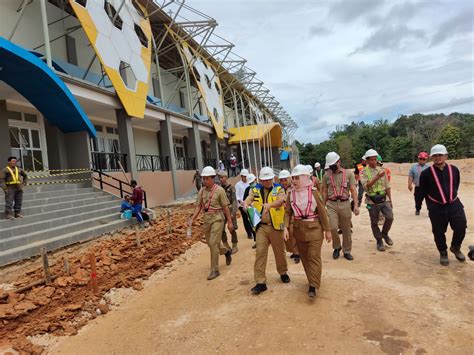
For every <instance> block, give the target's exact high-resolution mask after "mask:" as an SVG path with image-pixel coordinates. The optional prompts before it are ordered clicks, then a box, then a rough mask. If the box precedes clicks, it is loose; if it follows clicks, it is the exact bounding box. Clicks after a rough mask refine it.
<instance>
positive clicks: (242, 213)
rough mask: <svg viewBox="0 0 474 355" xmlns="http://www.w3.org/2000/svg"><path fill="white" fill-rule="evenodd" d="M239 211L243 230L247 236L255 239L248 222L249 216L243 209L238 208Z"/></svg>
mask: <svg viewBox="0 0 474 355" xmlns="http://www.w3.org/2000/svg"><path fill="white" fill-rule="evenodd" d="M239 211H240V215H241V216H242V220H243V221H244V228H245V231H246V232H247V236H248V237H250V236H253V237H255V232H254V231H253V228H252V225H251V224H250V221H249V215H248V214H247V212H246V211H245V210H244V209H243V207H239ZM254 239H255V238H254Z"/></svg>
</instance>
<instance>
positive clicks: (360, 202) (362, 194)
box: [357, 180, 364, 206]
mask: <svg viewBox="0 0 474 355" xmlns="http://www.w3.org/2000/svg"><path fill="white" fill-rule="evenodd" d="M358 185H359V190H358V194H357V200H358V202H359V206H360V205H361V204H362V197H364V187H363V186H362V182H361V181H360V180H359V184H358Z"/></svg>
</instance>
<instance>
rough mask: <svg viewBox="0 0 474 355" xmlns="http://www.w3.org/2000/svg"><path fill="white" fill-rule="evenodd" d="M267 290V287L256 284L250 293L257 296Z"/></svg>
mask: <svg viewBox="0 0 474 355" xmlns="http://www.w3.org/2000/svg"><path fill="white" fill-rule="evenodd" d="M266 290H267V285H266V284H256V285H255V287H253V288H252V289H251V290H250V292H252V293H253V294H254V295H259V294H261V293H262V292H264V291H266Z"/></svg>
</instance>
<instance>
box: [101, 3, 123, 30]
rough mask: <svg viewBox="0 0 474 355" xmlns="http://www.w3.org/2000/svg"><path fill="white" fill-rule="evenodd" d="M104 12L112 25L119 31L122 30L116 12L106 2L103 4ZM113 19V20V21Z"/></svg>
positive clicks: (120, 21) (121, 23)
mask: <svg viewBox="0 0 474 355" xmlns="http://www.w3.org/2000/svg"><path fill="white" fill-rule="evenodd" d="M104 10H105V12H106V13H107V16H109V19H110V21H112V23H113V25H114V26H115V27H117V28H118V29H119V30H121V29H122V25H123V21H122V18H121V17H120V15H119V14H117V10H115V7H114V6H113V5H112V4H111V3H109V2H108V1H105V2H104ZM114 19H115V20H114Z"/></svg>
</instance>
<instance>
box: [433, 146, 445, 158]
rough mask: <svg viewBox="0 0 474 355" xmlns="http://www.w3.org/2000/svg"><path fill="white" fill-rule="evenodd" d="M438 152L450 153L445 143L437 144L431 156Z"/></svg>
mask: <svg viewBox="0 0 474 355" xmlns="http://www.w3.org/2000/svg"><path fill="white" fill-rule="evenodd" d="M436 154H443V155H445V154H448V150H447V149H446V147H445V146H444V145H442V144H436V145H434V146H433V147H432V148H431V152H430V157H432V156H433V155H436Z"/></svg>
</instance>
